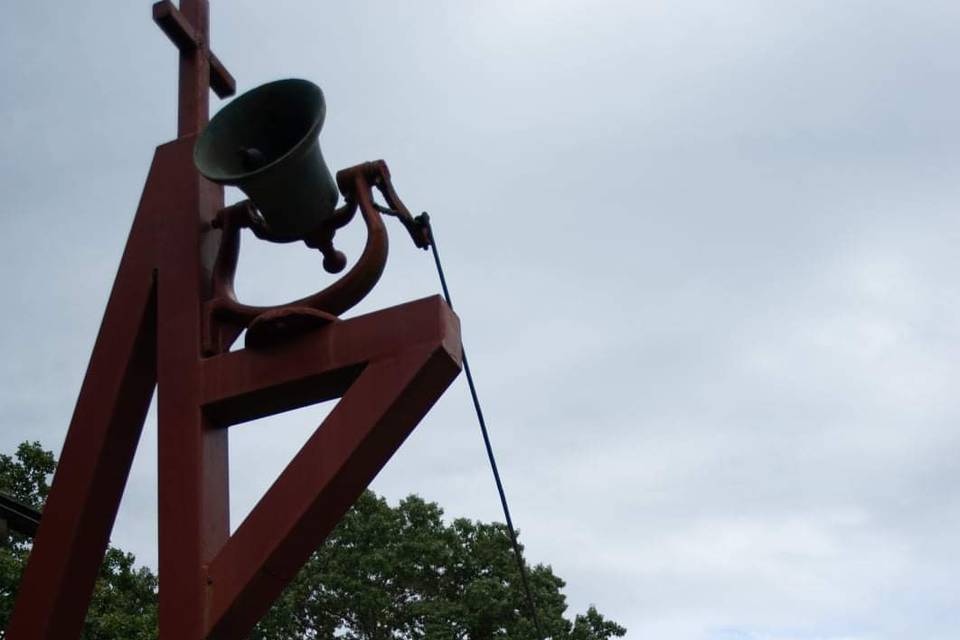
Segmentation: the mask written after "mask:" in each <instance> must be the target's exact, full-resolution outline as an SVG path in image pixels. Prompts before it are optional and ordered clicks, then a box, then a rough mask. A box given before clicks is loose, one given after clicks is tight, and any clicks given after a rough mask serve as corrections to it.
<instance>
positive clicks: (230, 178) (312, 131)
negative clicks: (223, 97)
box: [193, 78, 327, 185]
mask: <svg viewBox="0 0 960 640" xmlns="http://www.w3.org/2000/svg"><path fill="white" fill-rule="evenodd" d="M284 84H287V85H292V84H297V85H300V86H303V87H305V88H307V89H309V90H311V91H315V92H316V95H317V97H318V98H319V104H320V108H319V109H318V110H317V114H316V116H315V117H314V120H313V122H312V123H311V124H310V127H309V129H307V133H306V134H304V136H303V137H302V138H301V139H300V141H299V142H297V143H296V144H295V145H293V146H291V147H290V149H288V150H287V152H286V153H284V154H282V155H280V156H277V157H276V158H274V159H273V160H272V161H271V162H270V163H268V164H265V165H264V166H262V167H259V168H257V169H254V170H253V171H247V172H244V173H225V172H218V171H205V170H204V169H203V167H201V162H200V159H199V157H198V156H199V153H200V144H201V142H202V141H203V140H204V139H205V138H206V137H207V135H208V132H209V131H210V126H211V125H212V124H213V123H214V122H215V121H216V120H217V118H219V117H221V116H222V115H223V114H224V113H226V112H227V111H230V110H232V109H234V108H237V107H236V105H238V104H243V103H244V102H247V101H249V100H251V99H253V97H255V94H258V93H260V92H261V91H263V90H267V89H269V88H272V87H276V86H277V85H284ZM326 116H327V101H326V98H325V97H324V95H323V89H321V88H320V87H319V86H318V85H317V84H316V83H314V82H311V81H310V80H304V79H303V78H284V79H281V80H272V81H270V82H266V83H264V84H261V85H259V86H256V87H254V88H253V89H250V90H249V91H245V92H243V93H242V94H241V95H239V96H237V97H236V98H234V99H233V100H231V101H230V103H229V104H226V105H224V107H223V108H222V109H220V110H219V111H217V113H216V114H214V116H213V117H212V118H210V121H209V122H208V123H207V125H206V126H205V127H204V128H203V131H201V132H200V135H198V136H197V140H196V142H195V143H194V145H193V164H194V166H195V167H196V168H197V171H199V172H200V174H201V175H203V177H205V178H207V179H208V180H211V181H213V182H216V183H217V184H226V185H235V184H237V183H239V182H243V181H245V180H250V179H251V178H254V177H256V176H258V175H262V174H265V173H267V172H268V171H270V169H272V168H273V167H274V166H276V165H278V164H280V163H281V162H283V161H284V160H287V159H288V158H290V157H292V156H293V155H295V154H296V153H298V152H300V151H301V150H302V149H303V148H304V147H309V146H310V145H312V144H313V143H314V142H315V141H316V138H317V137H318V136H319V135H320V129H321V128H322V127H323V123H324V121H325V120H326Z"/></svg>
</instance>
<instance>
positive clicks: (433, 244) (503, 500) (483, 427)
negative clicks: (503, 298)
mask: <svg viewBox="0 0 960 640" xmlns="http://www.w3.org/2000/svg"><path fill="white" fill-rule="evenodd" d="M417 222H418V223H419V224H420V225H422V226H423V228H424V229H426V231H427V236H428V238H429V240H430V250H431V251H432V252H433V262H434V263H435V264H436V265H437V275H438V276H439V277H440V287H441V288H442V289H443V297H444V299H446V301H447V305H448V306H449V307H450V309H451V310H452V309H453V301H452V300H451V299H450V290H449V289H448V288H447V279H446V278H445V277H444V275H443V265H441V264H440V252H439V251H438V250H437V241H436V239H435V238H434V236H433V227H432V226H430V216H429V215H427V212H426V211H424V212H423V213H422V214H420V216H418V217H417ZM460 351H461V354H462V357H463V372H464V373H465V374H467V386H468V387H470V397H471V398H473V408H474V409H475V410H476V412H477V422H479V423H480V433H481V434H482V435H483V445H484V446H485V447H486V449H487V458H488V459H489V460H490V469H491V470H492V471H493V479H494V480H495V481H496V483H497V492H498V493H499V494H500V506H502V507H503V517H504V518H505V519H506V521H507V531H509V532H510V542H511V543H513V553H514V557H516V560H517V568H518V569H519V570H520V581H521V583H522V584H523V591H524V593H526V595H527V604H528V605H529V606H530V613H531V615H532V616H533V624H534V626H535V627H536V628H537V636H538V637H539V638H541V640H544V639H545V638H546V636H545V635H544V634H543V628H542V627H541V626H540V614H539V613H538V612H537V604H536V601H535V600H534V599H533V592H532V591H530V582H529V579H528V577H527V567H526V565H525V564H524V563H523V553H522V552H521V551H520V543H519V542H517V532H516V529H514V528H513V518H511V517H510V507H509V506H507V494H506V493H505V492H504V490H503V482H502V481H501V480H500V471H499V470H498V469H497V459H496V458H495V457H494V455H493V447H492V446H491V445H490V434H489V433H487V423H486V421H485V420H484V419H483V410H482V409H481V408H480V398H479V396H477V387H476V385H475V384H474V383H473V375H472V374H471V373H470V363H469V362H468V361H467V352H466V350H465V349H464V348H463V343H462V342H461V343H460Z"/></svg>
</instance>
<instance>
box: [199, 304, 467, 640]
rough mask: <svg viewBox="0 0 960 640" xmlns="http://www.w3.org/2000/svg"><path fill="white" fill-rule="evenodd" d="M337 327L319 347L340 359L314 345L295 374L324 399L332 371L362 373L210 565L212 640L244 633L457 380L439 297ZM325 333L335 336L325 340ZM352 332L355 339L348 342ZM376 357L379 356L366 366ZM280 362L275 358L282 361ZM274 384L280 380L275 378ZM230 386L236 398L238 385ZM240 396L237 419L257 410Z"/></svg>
mask: <svg viewBox="0 0 960 640" xmlns="http://www.w3.org/2000/svg"><path fill="white" fill-rule="evenodd" d="M404 315H406V316H407V318H409V319H411V320H414V319H416V318H419V319H420V322H418V323H415V325H413V326H411V328H412V329H414V328H419V329H420V331H419V332H417V331H413V334H414V335H412V336H409V337H410V340H409V341H408V340H406V339H405V338H407V336H405V335H404V333H403V332H402V331H395V330H393V327H395V325H392V323H391V322H390V320H391V319H396V318H397V317H398V316H404ZM351 324H353V325H354V326H353V327H350V326H349V325H351ZM365 325H366V326H365ZM340 326H342V327H343V328H344V331H342V332H340V335H339V336H335V335H334V333H335V330H336V329H337V328H338V326H337V325H333V326H331V327H330V328H329V329H327V330H324V331H322V332H320V333H318V334H317V336H316V340H313V342H314V343H323V342H328V343H329V344H330V345H341V348H342V349H343V350H342V351H341V353H335V352H334V353H331V352H330V351H329V350H328V351H327V352H326V353H324V352H323V351H322V350H321V349H317V348H316V347H317V346H319V344H314V345H311V346H313V347H315V348H313V349H311V348H304V347H305V345H300V351H302V356H303V357H302V358H298V360H300V363H299V364H297V365H295V366H294V367H292V370H299V375H302V376H304V377H303V378H302V379H305V380H313V381H314V387H315V389H316V391H315V393H316V395H318V396H322V395H325V394H326V389H325V388H324V386H325V385H324V384H323V382H322V381H323V380H324V376H325V375H326V374H334V373H336V372H350V373H349V375H355V374H354V373H353V372H355V371H357V370H358V368H359V369H362V371H361V373H360V374H359V376H356V380H355V381H354V382H353V384H352V385H350V387H349V389H348V390H347V391H346V393H344V394H343V397H342V399H341V400H340V402H339V403H338V404H337V405H336V407H334V409H333V410H332V411H331V412H330V414H329V415H328V416H327V418H326V419H325V420H324V421H323V423H322V424H321V425H320V426H319V427H318V429H317V430H316V432H315V433H314V434H313V436H311V437H310V439H309V440H308V441H307V442H306V444H304V446H303V447H302V448H301V449H300V451H299V453H297V455H296V457H295V458H294V459H293V460H292V461H291V462H290V464H289V465H288V466H287V468H286V469H285V470H284V471H283V473H282V474H281V475H280V477H279V478H277V480H276V481H275V482H274V484H273V486H272V487H271V488H270V489H269V491H268V492H267V493H266V494H265V495H264V496H263V498H262V499H261V500H260V502H259V503H258V504H257V506H256V507H254V509H253V511H251V512H250V515H249V516H247V519H246V520H245V521H244V522H243V523H242V524H241V525H240V527H239V528H238V529H237V530H236V532H234V534H233V535H232V536H231V537H230V539H229V540H228V541H227V542H226V544H225V545H224V546H223V548H222V549H221V550H220V552H219V553H218V554H217V555H216V557H214V558H213V561H212V562H211V563H210V565H209V568H208V571H207V583H208V584H209V585H210V600H209V602H210V609H209V612H208V618H207V622H208V627H207V629H206V633H207V637H208V638H210V639H217V640H227V639H229V638H242V637H246V636H247V634H248V633H249V632H250V630H251V629H252V628H253V626H254V625H255V624H256V622H257V620H259V619H260V618H261V617H262V616H263V615H264V614H265V613H266V612H267V610H268V609H269V608H270V605H271V604H272V603H273V602H274V600H275V599H276V598H277V596H279V594H280V593H281V591H282V590H283V588H284V587H285V586H286V585H287V584H288V583H289V582H290V581H291V580H292V579H293V578H294V577H295V575H296V572H297V571H298V570H299V569H300V567H301V566H303V564H304V563H305V562H306V561H307V559H308V558H309V557H310V554H311V553H312V552H313V551H314V550H315V549H316V548H317V547H318V546H319V545H320V544H321V543H322V542H323V540H324V539H325V538H326V537H327V535H328V534H329V533H330V532H331V531H332V530H333V528H334V527H335V526H336V524H337V522H339V520H340V519H341V518H342V517H343V515H344V513H346V511H347V509H349V508H350V505H352V504H353V503H354V502H355V501H356V499H357V498H358V497H359V496H360V494H361V493H362V492H363V490H364V489H365V488H366V487H367V485H369V483H370V482H371V481H372V480H373V478H374V477H375V476H376V474H377V473H378V472H379V471H380V469H381V468H383V466H384V465H385V464H386V463H387V461H388V460H389V459H390V457H391V456H392V455H393V453H394V452H395V451H396V450H397V449H398V448H399V447H400V445H401V444H402V443H403V441H404V440H405V439H406V437H407V436H408V435H409V434H410V432H411V431H412V430H413V429H414V427H415V426H416V425H417V423H418V422H419V421H420V420H421V418H422V417H423V416H424V415H425V414H426V412H427V411H428V410H429V409H430V407H431V406H433V404H434V402H436V400H437V399H438V398H439V397H440V395H441V394H442V393H443V392H444V390H445V389H446V388H447V386H448V385H449V384H450V383H451V382H452V381H453V379H454V378H455V377H456V376H457V374H459V373H460V366H461V352H460V341H459V336H460V332H459V324H458V323H457V321H456V316H454V315H453V312H452V311H450V309H449V308H448V307H447V306H446V305H445V304H444V303H443V302H442V301H441V300H440V299H439V298H428V299H425V300H420V301H417V302H413V303H409V304H408V305H403V306H401V307H396V308H394V309H388V310H385V311H384V312H380V313H376V314H372V315H370V316H366V317H363V318H358V319H356V320H350V321H345V322H343V323H341V325H340ZM376 327H379V331H378V332H376V333H379V334H380V336H381V340H379V342H380V344H379V345H377V344H373V345H372V348H371V345H369V344H365V343H366V342H367V341H366V340H364V339H363V338H364V336H365V335H371V334H372V333H374V332H371V331H369V330H370V329H374V328H376ZM351 329H353V331H351ZM324 333H326V334H328V335H329V337H330V338H331V339H330V340H329V341H328V340H325V339H324V337H325V336H323V334H324ZM351 333H352V334H353V338H354V339H353V340H347V339H345V336H346V335H349V334H351ZM417 333H419V335H417ZM431 334H432V335H431ZM371 337H372V335H371ZM418 339H419V340H422V341H419V340H418ZM373 342H374V343H376V342H377V341H376V340H373ZM385 342H393V343H394V349H393V350H391V351H387V352H383V351H380V349H379V347H383V346H384V343H385ZM351 350H352V354H351V353H350V351H351ZM378 351H379V353H378ZM371 352H373V353H375V354H376V355H374V356H373V357H372V358H369V359H368V355H369V354H370V353H371ZM241 353H242V352H241ZM351 355H352V357H351ZM310 356H315V357H316V360H315V361H313V360H312V358H311V357H310ZM283 361H284V360H283V359H282V358H278V359H277V363H278V364H279V363H281V362H283ZM291 372H292V371H291ZM248 373H252V371H251V370H248V372H244V373H240V374H239V375H238V376H237V378H245V377H246V376H247V375H248ZM262 373H265V374H267V375H268V378H267V380H265V381H264V382H265V383H266V385H267V387H266V388H269V387H270V382H271V380H270V378H269V373H268V371H267V370H265V369H264V370H263V371H262ZM280 377H283V376H280ZM290 379H291V380H293V379H295V378H290ZM326 380H327V381H328V383H329V384H331V385H332V386H333V387H339V386H340V385H341V384H342V382H341V381H339V380H337V379H336V377H335V376H331V377H329V378H327V379H326ZM274 381H278V380H277V376H274ZM235 383H236V379H235V380H232V381H228V382H227V386H228V387H230V386H233V384H235ZM281 388H282V383H281ZM233 389H234V391H240V388H238V387H233ZM282 395H286V392H284V393H283V394H282ZM234 399H235V401H236V402H237V403H239V404H238V407H237V408H235V409H234V410H233V411H231V412H229V414H230V415H231V417H233V418H237V417H240V415H241V414H240V413H239V411H240V409H241V408H246V409H249V410H251V411H254V412H256V410H257V407H256V403H254V404H248V402H249V398H244V394H243V393H240V394H239V395H236V396H234ZM222 402H223V401H220V403H222Z"/></svg>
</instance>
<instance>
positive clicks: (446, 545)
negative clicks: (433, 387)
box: [252, 491, 626, 640]
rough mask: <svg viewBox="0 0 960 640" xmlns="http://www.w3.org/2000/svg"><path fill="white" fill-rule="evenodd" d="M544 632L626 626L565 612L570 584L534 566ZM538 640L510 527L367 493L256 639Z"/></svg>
mask: <svg viewBox="0 0 960 640" xmlns="http://www.w3.org/2000/svg"><path fill="white" fill-rule="evenodd" d="M529 575H530V586H531V590H532V591H533V595H534V599H535V600H536V603H537V608H538V610H539V611H538V613H539V617H540V620H541V623H542V625H543V627H544V629H543V630H544V632H545V633H546V634H547V635H548V636H550V637H551V638H554V640H568V639H569V640H606V639H607V638H611V637H619V636H622V635H624V633H625V632H626V631H625V629H624V628H623V627H621V626H619V625H618V624H616V623H615V622H612V621H610V620H607V619H606V618H604V617H603V616H602V615H601V614H600V613H599V612H597V610H596V609H595V608H593V607H590V608H589V609H588V610H587V612H586V613H584V614H581V615H577V616H576V617H575V618H574V620H573V622H570V621H569V620H567V619H566V618H564V617H563V613H564V612H565V610H566V608H567V605H566V598H565V596H564V595H563V593H562V592H561V589H562V588H563V587H564V582H563V580H561V579H560V578H559V577H557V576H556V575H554V574H553V571H552V570H551V568H550V567H548V566H543V565H537V566H535V567H533V568H530V569H529ZM335 634H336V636H337V637H340V638H344V639H345V640H387V639H391V640H395V639H403V640H421V639H423V640H466V639H469V640H487V639H493V638H510V639H511V640H526V639H530V640H533V639H534V638H536V637H537V635H536V630H535V627H534V625H533V622H532V620H531V618H530V615H529V611H528V609H527V605H526V600H525V597H524V594H523V592H522V590H521V582H520V578H519V573H518V570H517V566H516V560H515V559H514V556H513V549H512V547H511V544H510V538H509V535H508V533H507V530H506V527H505V526H504V525H502V524H499V523H492V524H487V523H481V522H474V521H471V520H467V519H457V520H454V521H453V522H452V523H450V524H449V525H448V524H445V523H444V521H443V510H442V509H441V508H440V507H439V506H438V505H437V504H435V503H431V502H425V501H424V500H422V499H421V498H418V497H416V496H410V497H408V498H406V499H405V500H403V501H401V502H400V504H399V505H398V506H397V507H395V508H393V507H390V506H389V505H388V504H387V502H386V501H385V500H384V499H383V498H378V497H377V496H376V495H374V494H373V493H371V492H369V491H368V492H366V493H364V494H363V496H362V497H361V498H360V500H359V501H358V502H357V504H356V505H354V507H353V509H351V511H350V512H348V514H347V515H346V517H344V519H343V520H342V521H341V522H340V524H339V525H338V526H337V528H336V529H335V530H334V532H333V533H332V534H331V536H330V537H329V538H328V540H327V542H326V543H325V544H324V545H323V546H322V547H320V549H319V550H318V551H317V552H316V553H314V554H313V556H312V557H311V559H310V561H309V562H308V563H307V564H306V566H305V567H304V568H303V570H302V571H301V572H300V573H299V575H298V576H297V578H296V579H295V580H294V581H293V583H291V584H290V585H289V586H288V588H287V590H286V591H285V592H284V594H283V595H282V596H281V598H280V599H279V601H278V602H277V604H276V605H275V606H274V608H273V610H272V611H271V612H270V613H269V614H268V615H267V616H266V617H265V618H264V619H263V620H262V621H261V623H260V625H259V626H258V628H257V630H256V632H255V633H254V635H253V636H252V639H253V640H287V639H289V638H333V637H334V635H335Z"/></svg>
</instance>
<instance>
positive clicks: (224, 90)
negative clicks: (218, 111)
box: [153, 0, 237, 98]
mask: <svg viewBox="0 0 960 640" xmlns="http://www.w3.org/2000/svg"><path fill="white" fill-rule="evenodd" d="M153 21H154V22H156V23H157V26H159V27H160V29H161V30H162V31H163V32H164V33H165V34H167V37H168V38H170V41H171V42H173V44H175V45H176V46H177V48H178V49H179V50H180V51H192V50H194V49H197V48H199V47H202V46H203V38H201V37H200V34H199V33H197V30H196V29H194V28H193V25H191V24H190V21H189V20H187V18H186V17H185V16H184V15H183V14H182V13H180V10H179V9H177V7H176V6H174V4H173V2H171V1H170V0H161V1H160V2H157V3H156V4H154V5H153ZM208 54H209V58H210V88H211V89H213V92H214V93H216V94H217V96H218V97H220V98H229V97H230V96H232V95H233V94H235V93H236V92H237V82H236V80H234V79H233V76H231V75H230V72H229V71H227V68H226V67H224V66H223V63H222V62H220V59H219V58H217V56H216V55H214V53H213V52H212V51H208Z"/></svg>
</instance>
